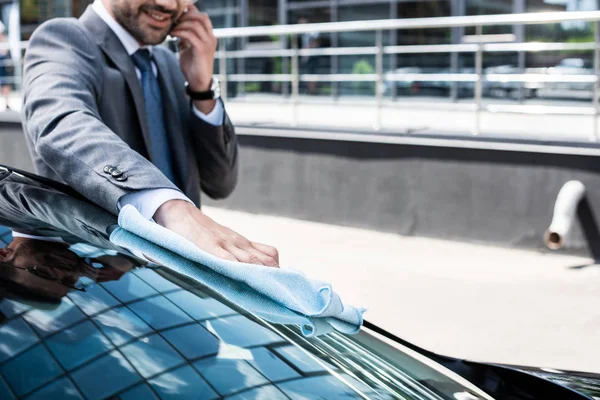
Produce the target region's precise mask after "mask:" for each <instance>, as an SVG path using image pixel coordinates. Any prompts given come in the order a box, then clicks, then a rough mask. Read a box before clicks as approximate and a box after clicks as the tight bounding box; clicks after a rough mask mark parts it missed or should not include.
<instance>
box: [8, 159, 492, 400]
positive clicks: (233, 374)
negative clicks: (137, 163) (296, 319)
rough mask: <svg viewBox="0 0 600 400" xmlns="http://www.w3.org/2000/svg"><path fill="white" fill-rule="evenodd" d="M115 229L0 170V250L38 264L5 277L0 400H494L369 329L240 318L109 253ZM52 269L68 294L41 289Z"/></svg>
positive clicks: (240, 307) (231, 307)
mask: <svg viewBox="0 0 600 400" xmlns="http://www.w3.org/2000/svg"><path fill="white" fill-rule="evenodd" d="M115 224H116V217H115V216H113V215H111V214H110V213H108V212H106V211H104V210H102V209H100V208H99V207H97V206H95V205H94V204H92V203H90V202H88V201H86V200H85V199H83V198H81V196H78V195H77V194H75V193H72V192H70V191H69V190H68V188H65V187H64V185H61V184H58V183H54V182H50V181H43V180H39V179H37V177H35V176H34V175H31V174H27V173H24V172H22V171H14V170H0V249H1V248H4V249H8V248H10V249H11V251H14V252H16V251H22V252H23V254H24V255H23V259H25V260H29V259H30V258H31V259H32V260H33V261H32V265H31V267H28V266H27V265H23V262H24V261H23V262H21V261H19V263H17V261H13V264H14V265H7V263H6V262H5V263H1V264H0V398H2V399H5V398H6V399H10V398H40V399H41V398H44V399H45V398H61V399H62V398H69V399H71V398H72V399H102V398H108V397H110V398H120V399H124V400H126V399H145V398H165V399H168V398H177V399H180V398H188V397H189V398H203V399H204V398H206V399H209V398H231V399H246V398H268V399H280V398H281V399H289V398H292V399H295V398H307V399H312V398H316V397H319V398H326V399H335V398H377V399H393V398H410V399H440V398H441V399H454V398H458V397H456V395H457V394H463V393H464V396H469V395H470V396H475V397H463V398H480V399H483V398H489V397H488V396H486V395H485V393H483V392H481V391H479V390H478V389H477V388H476V387H475V386H473V385H471V384H469V383H468V382H467V381H465V380H464V379H462V378H460V377H459V376H458V375H455V374H453V373H452V372H450V371H449V370H447V369H446V368H444V367H442V366H441V365H439V364H437V363H436V362H435V361H433V360H431V359H428V358H427V357H426V356H424V355H422V354H418V353H416V352H415V351H414V350H411V349H409V348H406V347H403V346H402V345H399V344H397V343H390V342H386V341H385V340H382V338H380V337H378V335H377V334H374V333H373V332H369V330H367V329H363V330H361V331H360V332H359V333H358V334H356V335H346V334H343V333H340V332H336V331H334V330H331V331H330V332H328V333H326V334H323V335H319V336H310V331H309V332H307V331H306V329H302V327H300V326H297V325H294V324H290V323H287V322H286V320H285V318H281V316H280V315H278V314H277V313H266V312H262V311H263V310H261V309H260V308H257V307H256V306H255V305H252V304H250V303H248V304H244V303H243V301H242V302H241V303H240V302H239V301H238V302H237V303H236V304H234V303H233V302H232V301H230V299H228V297H227V292H226V291H225V292H223V291H215V290H214V288H210V287H209V286H207V285H206V284H205V283H204V282H202V281H201V280H192V279H190V278H187V277H184V276H181V275H178V274H177V273H175V272H173V271H172V270H171V269H170V268H169V266H160V265H156V264H152V263H149V262H147V261H144V260H140V259H138V258H136V257H135V256H134V255H133V254H131V253H130V252H128V251H127V250H125V249H122V248H118V247H116V246H115V245H113V244H111V243H110V241H109V240H108V235H109V233H110V231H111V229H112V228H114V226H115ZM39 236H43V237H44V240H42V239H41V238H40V237H39ZM58 238H60V239H58ZM49 240H56V241H49ZM25 250H28V252H27V251H25ZM19 260H20V259H19ZM44 262H47V263H50V264H52V265H53V267H52V268H51V271H52V274H54V275H52V276H51V277H50V278H52V279H54V278H56V277H58V276H59V274H62V275H61V279H62V282H57V281H52V280H49V279H47V278H48V276H45V277H40V276H38V275H37V274H39V273H40V272H39V270H37V272H36V271H34V269H35V268H38V267H39V263H42V264H43V263H44ZM15 267H19V268H21V269H18V268H15ZM56 269H58V272H57V271H56ZM32 271H33V272H32ZM65 271H67V272H65ZM74 271H75V272H74ZM34 272H35V273H34ZM206 273H207V274H209V273H211V272H210V271H206ZM72 275H73V276H75V275H76V276H75V277H76V278H77V279H76V282H68V281H67V278H70V277H72ZM200 276H201V275H200ZM199 279H200V278H199ZM67 285H68V287H67V288H66V289H65V287H66V286H67ZM236 285H240V284H239V283H236V282H231V284H230V288H231V289H232V290H237V289H240V290H241V288H239V287H237V286H236ZM71 286H72V287H76V288H78V289H85V292H83V291H79V290H73V289H70V287H71ZM244 290H248V288H244ZM307 335H308V336H307Z"/></svg>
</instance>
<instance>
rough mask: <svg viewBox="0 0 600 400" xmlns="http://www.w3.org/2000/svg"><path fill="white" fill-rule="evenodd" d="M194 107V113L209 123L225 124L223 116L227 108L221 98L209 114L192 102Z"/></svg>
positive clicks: (215, 124)
mask: <svg viewBox="0 0 600 400" xmlns="http://www.w3.org/2000/svg"><path fill="white" fill-rule="evenodd" d="M192 109H193V110H194V114H196V116H197V117H198V118H200V119H201V120H203V121H204V122H206V123H207V124H211V125H213V126H221V125H223V117H224V116H225V115H224V114H225V108H224V107H223V103H222V102H221V100H217V103H216V104H215V107H214V108H213V109H212V111H211V112H209V113H208V114H204V113H203V112H201V111H200V110H198V109H197V108H196V106H195V105H193V104H192Z"/></svg>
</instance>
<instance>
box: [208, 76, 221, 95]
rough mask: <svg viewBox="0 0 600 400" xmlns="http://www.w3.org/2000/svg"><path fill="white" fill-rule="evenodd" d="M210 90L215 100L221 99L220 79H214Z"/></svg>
mask: <svg viewBox="0 0 600 400" xmlns="http://www.w3.org/2000/svg"><path fill="white" fill-rule="evenodd" d="M210 90H212V92H213V100H216V99H218V98H220V97H221V83H220V82H219V79H218V78H216V77H213V79H212V85H211V87H210Z"/></svg>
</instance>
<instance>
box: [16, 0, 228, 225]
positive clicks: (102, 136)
mask: <svg viewBox="0 0 600 400" xmlns="http://www.w3.org/2000/svg"><path fill="white" fill-rule="evenodd" d="M153 54H154V58H155V62H156V64H157V67H158V75H159V82H160V84H161V87H162V89H163V101H164V107H165V118H166V125H167V130H168V135H169V139H170V143H171V150H172V152H173V162H174V169H175V172H176V174H177V185H174V184H173V183H172V182H170V181H169V180H168V179H167V178H166V177H165V176H164V175H163V174H162V173H161V172H160V171H159V170H158V169H157V168H156V167H154V165H153V164H152V163H151V159H149V153H150V152H149V148H150V146H149V144H150V143H149V141H150V139H149V130H148V123H147V118H146V112H145V106H144V97H143V93H142V89H141V86H140V82H139V80H138V78H137V75H136V72H135V68H134V65H133V62H132V60H131V58H130V57H129V55H128V54H127V52H126V51H125V48H124V47H123V45H122V44H121V42H120V41H119V39H118V38H117V36H116V35H115V34H114V33H113V32H112V30H111V29H110V28H109V27H108V25H106V23H105V22H104V21H103V20H102V19H101V18H100V17H99V16H98V15H97V14H96V13H95V12H94V11H93V10H92V9H91V7H90V8H88V9H87V10H86V12H85V13H84V15H83V16H82V17H81V18H80V19H79V20H77V19H64V18H60V19H54V20H50V21H48V22H46V23H44V24H43V25H41V26H40V27H39V28H38V29H37V30H36V31H35V32H34V34H33V35H32V37H31V40H30V42H29V47H28V49H27V54H26V57H25V65H24V80H23V99H24V106H23V112H22V119H23V125H24V129H25V133H26V138H27V142H28V145H29V149H30V152H31V155H32V158H33V161H34V165H35V167H36V170H37V172H38V173H39V174H40V175H42V176H45V177H48V178H51V179H54V180H58V181H62V182H65V183H67V184H68V185H70V186H71V187H73V188H74V189H76V190H77V191H78V192H79V193H81V194H83V195H84V196H85V197H87V198H88V199H90V200H92V201H93V202H95V203H96V204H98V205H100V206H101V207H103V208H104V209H106V210H108V211H110V212H112V213H115V214H116V213H117V210H118V208H117V203H118V200H119V198H121V196H123V195H126V194H130V193H133V192H135V191H139V190H144V189H159V188H172V189H177V188H178V187H179V189H180V190H181V191H183V192H184V193H185V194H186V195H187V196H188V197H189V198H190V199H191V200H192V201H193V202H194V203H196V205H198V206H199V205H200V189H202V190H203V191H204V192H205V193H206V194H208V195H209V196H211V197H213V198H223V197H226V196H227V195H229V194H230V193H231V191H232V190H233V188H234V187H235V184H236V181H237V139H236V136H235V133H234V129H233V126H232V124H231V122H230V121H229V118H228V117H227V115H225V118H224V121H223V124H222V125H221V126H219V127H215V126H212V125H210V124H208V123H206V122H204V121H203V120H201V119H200V118H198V117H197V116H196V115H195V114H194V113H193V110H192V107H191V104H190V102H189V100H188V99H187V98H186V96H185V93H184V83H185V78H184V76H183V74H182V73H181V69H180V67H179V62H178V61H177V59H176V58H175V56H174V55H173V54H172V53H171V52H170V51H169V50H168V49H166V48H164V47H161V46H157V47H155V49H154V51H153ZM106 166H118V167H119V169H121V170H122V171H124V172H125V174H126V175H127V176H128V178H127V180H125V181H118V180H117V179H116V178H113V177H112V176H111V175H110V174H107V173H106V172H105V171H104V169H105V167H106Z"/></svg>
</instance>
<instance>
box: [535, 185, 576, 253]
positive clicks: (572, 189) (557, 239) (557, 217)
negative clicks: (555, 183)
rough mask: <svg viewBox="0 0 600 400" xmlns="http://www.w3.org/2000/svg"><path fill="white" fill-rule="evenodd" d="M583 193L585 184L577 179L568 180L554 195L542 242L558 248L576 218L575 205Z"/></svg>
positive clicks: (552, 248) (563, 241) (551, 247)
mask: <svg viewBox="0 0 600 400" xmlns="http://www.w3.org/2000/svg"><path fill="white" fill-rule="evenodd" d="M584 195H585V186H584V185H583V183H581V182H579V181H569V182H567V183H565V184H564V185H563V187H562V188H561V189H560V191H559V192H558V196H556V203H555V204H554V214H553V216H552V222H551V223H550V227H549V228H548V230H547V231H546V233H545V234H544V243H545V244H546V246H547V247H548V248H549V249H551V250H558V249H560V248H561V247H562V246H563V245H564V243H565V237H566V236H567V234H568V232H569V230H570V229H571V227H572V226H573V223H574V222H575V219H576V218H577V206H578V205H579V202H580V201H581V199H582V198H583V196H584Z"/></svg>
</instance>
